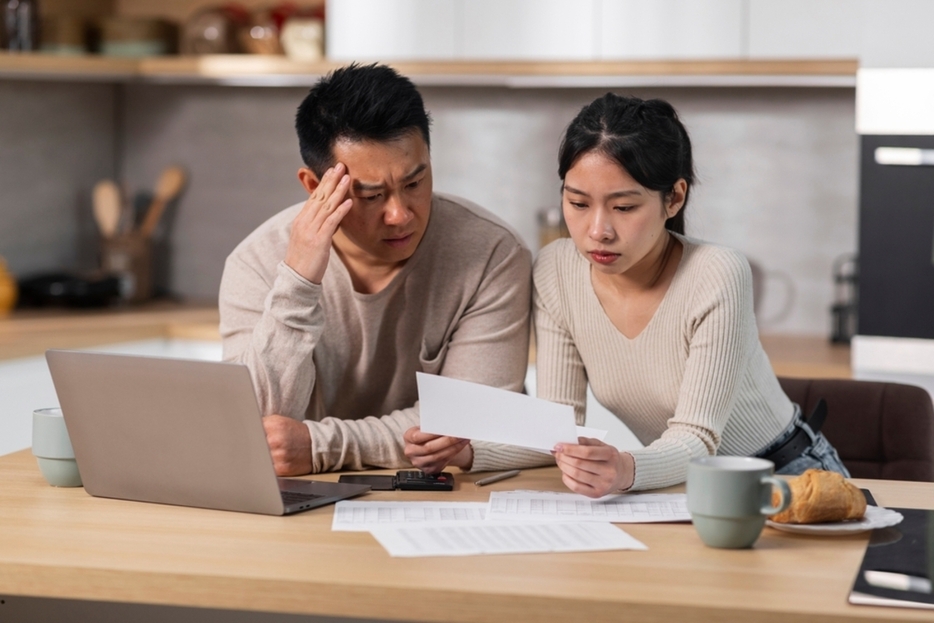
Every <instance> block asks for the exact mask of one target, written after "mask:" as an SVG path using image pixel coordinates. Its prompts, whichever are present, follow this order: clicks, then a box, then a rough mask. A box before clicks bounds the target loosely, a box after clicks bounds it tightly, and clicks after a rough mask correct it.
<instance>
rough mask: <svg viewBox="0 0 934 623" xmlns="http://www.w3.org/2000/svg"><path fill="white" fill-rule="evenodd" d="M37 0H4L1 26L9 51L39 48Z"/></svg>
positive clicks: (25, 50)
mask: <svg viewBox="0 0 934 623" xmlns="http://www.w3.org/2000/svg"><path fill="white" fill-rule="evenodd" d="M38 4H39V3H38V1H37V0H5V1H4V2H3V3H2V7H3V27H4V33H5V35H6V36H5V37H4V39H5V41H6V43H5V45H6V47H7V48H8V49H9V50H10V51H11V52H29V51H32V50H38V49H39V6H38Z"/></svg>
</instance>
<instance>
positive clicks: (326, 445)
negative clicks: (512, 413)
mask: <svg viewBox="0 0 934 623" xmlns="http://www.w3.org/2000/svg"><path fill="white" fill-rule="evenodd" d="M301 209H302V205H301V204H298V205H295V206H292V207H290V208H287V209H286V210H284V211H282V212H280V213H279V214H277V215H275V216H273V217H272V218H271V219H269V220H268V221H267V222H266V223H264V224H263V225H261V226H260V227H259V228H257V229H256V230H255V231H254V232H253V233H252V234H250V235H249V236H248V237H247V238H246V239H245V240H244V241H243V242H242V243H240V245H239V246H237V248H236V249H235V250H234V251H233V252H232V253H231V255H230V256H229V257H228V258H227V263H226V265H225V268H224V275H223V278H222V280H221V288H220V297H219V298H220V300H219V306H220V313H221V325H220V330H221V336H222V338H223V348H224V359H225V360H226V361H234V362H240V363H244V364H246V365H247V366H248V367H249V369H250V373H251V375H252V378H253V384H254V388H255V390H256V393H257V397H258V401H259V404H260V408H261V410H262V413H263V414H264V415H269V414H274V413H275V414H279V415H285V416H288V417H292V418H294V419H296V420H301V421H304V422H305V424H306V425H307V426H308V428H309V431H310V433H311V453H312V469H313V471H314V472H322V471H327V470H336V469H363V468H365V467H407V466H410V465H411V463H410V462H409V460H408V459H407V457H406V456H405V454H404V452H403V449H404V442H403V439H402V434H403V433H404V432H405V431H406V430H407V429H408V428H410V427H412V426H417V425H418V423H419V410H418V405H417V400H418V388H417V385H416V380H415V373H416V372H426V373H429V374H439V375H442V376H449V377H452V378H458V379H462V380H466V381H473V382H476V383H482V384H484V385H490V386H493V387H499V388H502V389H508V390H511V391H521V390H522V387H523V383H524V380H525V372H526V370H527V368H528V344H529V333H530V331H529V321H530V320H529V317H530V313H529V310H530V307H531V289H532V288H531V265H532V257H531V253H530V252H529V250H528V249H527V248H526V247H525V245H524V244H523V243H522V241H521V239H520V238H519V236H518V234H516V233H515V232H514V231H512V230H511V229H510V228H509V227H508V226H507V225H506V224H505V223H503V222H502V221H501V220H500V219H498V218H496V217H495V216H493V215H492V214H490V213H489V212H487V211H486V210H484V209H483V208H480V207H479V206H477V205H475V204H472V203H470V202H468V201H466V200H463V199H459V198H454V197H448V196H444V195H439V194H435V195H434V196H433V199H432V206H431V212H430V216H429V220H428V225H427V228H426V230H425V234H424V236H423V238H422V240H421V241H420V242H419V245H418V248H417V249H416V250H415V253H414V254H413V255H412V256H411V257H410V258H409V259H408V261H406V263H405V265H404V266H403V267H402V268H401V269H400V271H399V272H398V273H397V274H396V275H395V276H394V277H393V278H392V280H391V281H390V282H389V284H387V285H386V286H385V287H384V288H383V289H382V290H380V291H379V292H376V293H374V294H362V293H360V292H356V291H354V288H353V283H352V281H351V276H350V273H349V272H348V271H347V268H346V267H345V265H344V263H343V262H342V261H341V258H340V256H339V255H338V254H337V252H336V251H334V249H333V247H332V249H331V254H330V259H329V262H328V267H327V270H326V271H325V274H324V279H323V280H322V282H321V284H314V283H312V282H310V281H308V280H307V279H305V278H303V277H302V276H301V275H299V274H298V273H297V272H295V271H294V270H292V269H291V268H290V267H289V266H288V265H286V264H285V262H284V261H283V258H284V257H285V253H286V249H287V247H288V242H289V234H290V232H291V226H292V221H293V220H294V219H295V216H296V215H297V214H298V213H299V211H300V210H301ZM473 448H474V462H473V469H475V470H483V469H492V468H495V467H496V466H497V465H499V464H500V463H501V462H502V460H503V459H502V455H503V453H504V449H503V448H502V447H497V446H495V445H493V444H484V443H482V442H474V443H473Z"/></svg>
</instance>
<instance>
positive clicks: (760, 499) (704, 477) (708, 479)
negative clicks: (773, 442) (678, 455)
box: [687, 456, 791, 549]
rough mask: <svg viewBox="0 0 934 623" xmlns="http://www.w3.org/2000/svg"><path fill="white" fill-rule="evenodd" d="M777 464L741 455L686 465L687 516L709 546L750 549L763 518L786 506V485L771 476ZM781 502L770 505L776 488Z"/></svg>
mask: <svg viewBox="0 0 934 623" xmlns="http://www.w3.org/2000/svg"><path fill="white" fill-rule="evenodd" d="M774 469H775V465H774V463H772V462H771V461H767V460H765V459H757V458H750V457H741V456H706V457H702V458H698V459H693V460H692V461H691V462H690V463H689V464H688V479H687V498H688V512H690V513H691V520H692V521H693V522H694V528H695V529H696V530H697V534H699V535H700V538H701V540H702V541H703V542H704V543H705V544H706V545H708V546H710V547H723V548H730V549H739V548H744V547H752V544H753V543H755V542H756V539H758V538H759V534H760V533H761V532H762V527H763V526H764V525H765V518H766V517H767V516H768V515H774V514H775V513H780V512H781V511H783V510H785V509H786V508H788V505H789V504H791V490H790V489H789V488H788V483H787V482H785V481H784V480H781V479H779V478H776V477H775V476H773V475H772V474H773V472H774ZM773 488H774V489H778V491H779V493H780V494H781V502H780V503H779V505H778V506H772V489H773Z"/></svg>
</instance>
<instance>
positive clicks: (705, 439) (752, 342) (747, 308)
mask: <svg viewBox="0 0 934 623" xmlns="http://www.w3.org/2000/svg"><path fill="white" fill-rule="evenodd" d="M679 240H681V241H682V243H683V244H684V254H683V256H682V258H681V261H680V263H679V265H678V269H677V271H676V273H675V276H674V278H673V280H672V282H671V285H670V286H669V289H668V292H667V293H666V294H665V297H664V299H663V300H662V302H661V304H660V305H659V307H658V310H657V311H656V312H655V315H654V316H653V317H652V319H651V321H650V322H649V324H648V325H647V326H646V328H645V329H644V330H643V331H642V333H640V334H639V335H638V336H636V337H635V338H634V339H628V338H627V337H626V336H624V335H623V334H622V333H620V332H619V331H618V330H617V329H616V327H615V326H614V325H613V324H612V322H610V320H609V318H608V317H607V315H606V313H605V312H604V311H603V308H602V307H601V304H600V301H599V300H598V299H597V296H596V294H595V293H594V289H593V286H592V285H591V281H590V264H589V263H588V261H587V260H586V259H585V258H584V257H583V256H581V254H580V253H579V252H578V251H577V249H576V248H575V247H574V243H573V242H572V241H571V240H567V239H564V240H559V241H556V242H554V243H552V244H550V245H548V246H547V247H545V248H544V249H542V251H541V252H540V253H539V256H538V258H537V259H536V261H535V268H534V277H533V279H534V301H535V304H534V319H535V329H536V344H537V365H536V367H537V374H538V377H537V385H538V395H539V397H541V398H545V399H547V400H553V401H555V402H560V403H564V404H569V405H572V406H573V407H574V411H575V414H576V416H577V421H578V424H583V423H584V415H585V414H584V408H585V403H586V390H587V384H588V382H589V383H590V386H591V388H592V390H593V393H594V395H595V397H596V398H597V400H598V401H599V402H600V404H602V405H604V406H605V407H606V408H607V409H609V410H610V411H611V412H612V413H614V414H615V415H616V416H617V417H618V418H619V419H620V420H622V422H623V423H624V424H626V426H628V427H629V428H630V430H632V432H633V434H635V436H636V437H637V438H638V439H639V440H640V441H641V442H642V443H643V444H645V446H646V447H645V448H642V449H639V450H633V451H631V454H632V455H633V457H634V458H635V465H636V473H635V482H634V484H633V487H632V489H634V490H635V489H652V488H657V487H664V486H667V485H672V484H676V483H679V482H683V481H684V480H685V478H686V475H687V464H688V461H689V460H690V459H691V458H693V457H698V456H705V455H710V454H715V453H716V454H726V455H747V456H748V455H752V454H755V453H756V452H758V451H759V450H762V449H763V448H765V447H766V446H767V445H768V444H769V443H770V442H771V441H772V440H773V439H775V437H777V436H778V434H779V433H781V432H782V431H783V430H784V429H785V428H786V427H787V426H788V424H789V423H790V422H791V418H792V417H793V415H794V412H795V408H794V405H793V404H792V403H791V401H790V400H789V399H788V398H787V396H785V394H784V393H783V392H782V389H781V387H780V386H779V384H778V380H777V379H776V378H775V374H774V373H773V371H772V367H771V365H770V364H769V360H768V358H767V357H766V355H765V352H764V351H763V350H762V346H761V344H760V343H759V337H758V332H757V330H756V323H755V318H754V316H753V311H752V276H751V273H750V269H749V264H748V262H747V261H746V259H745V258H744V257H743V256H742V255H741V254H740V253H738V252H736V251H732V250H729V249H725V248H722V247H717V246H713V245H709V244H704V243H700V242H698V241H694V240H691V239H689V238H685V237H680V236H679Z"/></svg>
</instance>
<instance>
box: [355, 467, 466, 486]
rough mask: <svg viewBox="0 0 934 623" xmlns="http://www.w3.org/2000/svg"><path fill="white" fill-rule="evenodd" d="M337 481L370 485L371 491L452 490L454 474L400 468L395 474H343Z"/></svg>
mask: <svg viewBox="0 0 934 623" xmlns="http://www.w3.org/2000/svg"><path fill="white" fill-rule="evenodd" d="M338 482H347V483H352V484H358V485H370V487H371V489H372V490H373V491H394V490H397V489H398V490H400V491H453V490H454V476H453V475H452V474H450V473H448V472H441V473H440V474H426V473H425V472H420V471H417V470H414V469H413V470H401V471H398V472H396V475H395V476H368V475H366V474H344V475H343V476H341V477H340V478H339V479H338Z"/></svg>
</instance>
